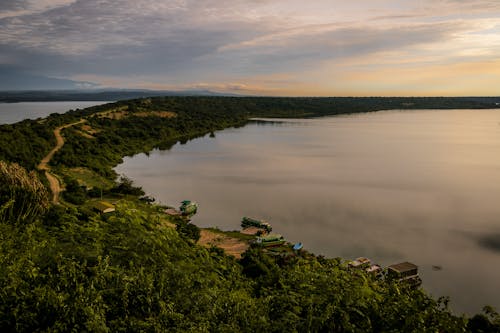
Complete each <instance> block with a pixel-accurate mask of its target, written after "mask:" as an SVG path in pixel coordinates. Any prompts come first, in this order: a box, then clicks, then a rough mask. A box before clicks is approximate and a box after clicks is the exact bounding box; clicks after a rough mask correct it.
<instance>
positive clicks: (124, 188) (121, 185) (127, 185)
mask: <svg viewBox="0 0 500 333" xmlns="http://www.w3.org/2000/svg"><path fill="white" fill-rule="evenodd" d="M110 192H111V193H117V194H123V195H133V196H137V197H139V196H142V195H144V194H145V193H144V191H143V190H142V188H141V187H136V186H134V182H133V181H132V180H131V179H130V178H127V177H125V176H121V177H120V180H119V182H118V184H117V185H116V186H115V187H113V188H112V189H111V190H110Z"/></svg>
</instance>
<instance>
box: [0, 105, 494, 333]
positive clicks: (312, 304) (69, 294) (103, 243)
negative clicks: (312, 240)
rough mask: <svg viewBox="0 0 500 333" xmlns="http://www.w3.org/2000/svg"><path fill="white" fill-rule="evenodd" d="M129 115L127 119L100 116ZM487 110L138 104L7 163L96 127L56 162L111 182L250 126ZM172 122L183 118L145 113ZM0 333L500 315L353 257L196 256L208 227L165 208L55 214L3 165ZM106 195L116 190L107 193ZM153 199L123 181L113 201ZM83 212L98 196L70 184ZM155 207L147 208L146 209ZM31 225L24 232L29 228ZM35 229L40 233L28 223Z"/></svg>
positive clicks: (35, 131) (404, 322) (8, 155)
mask: <svg viewBox="0 0 500 333" xmlns="http://www.w3.org/2000/svg"><path fill="white" fill-rule="evenodd" d="M124 106H126V108H127V110H129V112H131V114H129V115H128V117H124V118H122V119H119V120H117V119H114V120H112V119H108V118H99V117H91V116H92V115H94V114H96V113H98V112H102V111H106V110H109V109H111V108H120V107H124ZM425 107H433V108H436V107H446V108H458V107H468V108H469V107H486V106H485V104H482V102H481V101H471V100H465V99H446V98H260V97H258V98H227V97H224V98H223V97H165V98H152V99H148V100H147V101H146V100H133V101H125V102H118V103H113V104H110V105H107V106H98V107H93V108H89V109H86V110H77V111H73V112H69V113H67V114H65V115H51V116H50V117H48V118H47V119H45V120H44V122H43V123H40V122H38V121H24V122H21V123H18V124H14V125H3V126H0V139H1V140H2V142H4V143H5V144H4V145H2V146H1V147H0V159H7V160H11V161H17V162H19V163H20V164H22V165H23V166H25V167H27V168H34V167H35V166H36V165H37V164H38V163H39V161H40V159H41V158H42V157H43V156H44V155H45V154H46V153H47V152H48V151H49V150H50V148H51V147H52V146H53V145H54V142H53V141H54V139H53V135H52V130H53V129H54V128H55V127H57V126H60V125H61V124H66V123H70V122H74V121H75V120H78V119H80V118H82V117H87V124H88V125H89V126H91V127H92V128H94V129H95V130H96V134H95V135H94V136H95V138H88V137H85V136H82V135H81V133H78V131H77V130H75V129H74V128H68V129H66V130H64V136H65V137H66V143H65V145H64V146H63V148H62V149H61V150H60V151H59V152H58V153H57V154H56V156H55V157H54V159H53V160H52V162H51V164H52V165H56V166H58V167H86V168H87V169H88V170H92V172H93V173H94V174H95V173H98V174H100V175H101V176H105V177H107V178H109V179H114V177H115V175H114V172H113V171H112V169H111V168H112V166H114V165H116V164H117V163H119V162H120V161H121V158H122V157H123V156H126V155H129V154H135V153H138V152H147V151H149V150H151V149H153V148H155V147H157V148H162V149H166V148H169V147H170V146H171V145H172V144H174V143H175V142H177V141H181V142H186V141H187V140H189V139H190V138H193V137H196V136H200V135H205V134H208V133H213V132H214V131H216V130H219V129H223V128H227V127H230V126H240V125H243V124H245V123H246V122H247V121H248V119H249V118H250V117H256V116H267V117H271V116H274V117H298V116H301V117H302V116H323V115H330V114H339V113H347V112H365V111H374V110H380V109H394V108H425ZM144 111H170V112H174V113H175V114H176V117H174V118H161V117H157V116H151V117H139V116H136V115H134V114H133V113H134V112H144ZM0 186H1V187H0V213H1V215H0V216H1V218H2V221H8V222H13V223H0V331H2V332H4V331H5V332H8V331H19V332H33V331H54V332H58V331H61V332H68V331H97V332H115V331H118V332H119V331H122V332H124V331H131V332H135V331H177V332H186V331H191V332H256V331H258V332H289V331H291V332H294V331H295V332H366V331H378V332H400V331H404V332H426V331H429V332H464V331H467V330H470V331H473V332H486V331H492V332H495V331H498V328H499V327H500V319H499V316H498V314H497V313H496V312H495V311H494V310H493V309H490V308H487V309H486V311H485V313H484V314H481V315H477V316H474V317H473V318H472V319H470V320H467V319H466V318H464V317H457V316H454V315H453V314H452V313H451V312H450V311H449V310H448V308H447V300H446V299H439V300H434V299H432V298H431V297H429V296H428V295H426V294H425V292H424V291H422V290H412V289H409V288H406V287H404V286H401V285H398V284H397V283H396V282H393V281H381V280H376V279H375V278H374V277H372V276H370V275H367V274H365V273H364V272H361V271H352V270H349V269H347V267H345V266H344V264H343V263H342V262H341V260H339V259H325V258H322V257H315V256H313V255H310V254H307V255H303V256H297V255H295V254H293V253H290V251H276V252H274V253H273V254H272V255H271V254H269V253H264V252H263V251H262V250H261V249H259V248H250V249H249V250H248V251H247V252H246V253H245V254H244V255H243V257H242V259H241V260H240V261H239V262H238V261H236V260H235V259H234V258H232V257H229V256H226V255H225V254H224V252H223V251H221V250H220V249H217V248H210V249H205V248H202V247H199V246H197V245H195V244H194V242H193V241H196V240H198V238H199V237H200V231H199V229H198V228H197V227H196V226H195V225H192V224H189V223H186V222H185V221H180V220H179V221H177V223H176V228H175V229H174V228H170V227H168V226H166V223H164V222H165V219H162V218H161V216H160V215H159V214H161V213H160V211H161V210H159V209H155V207H156V206H154V205H146V204H144V203H135V204H134V203H131V202H129V203H121V204H118V205H117V210H116V212H115V213H113V214H110V215H101V214H95V213H93V212H91V211H89V210H88V209H86V208H84V207H77V208H65V207H62V206H54V207H51V208H50V209H48V207H49V205H48V193H47V191H46V189H45V188H43V186H42V184H41V183H40V182H39V181H38V180H37V177H36V174H35V173H30V174H28V173H27V172H26V170H24V169H22V168H21V167H19V166H18V165H11V164H6V163H4V162H0ZM103 187H104V186H103ZM113 191H114V193H116V194H120V195H133V196H141V195H143V194H144V192H143V191H142V189H140V188H137V187H135V186H133V184H132V182H131V181H130V180H129V179H126V178H124V179H122V180H121V181H120V182H119V184H118V185H117V186H116V187H115V188H114V189H113ZM66 192H67V193H65V194H64V197H65V199H66V200H68V201H71V202H73V203H80V202H81V200H85V196H86V195H92V196H97V195H98V194H100V193H98V192H100V189H96V191H94V192H93V193H85V191H84V190H83V189H82V188H81V187H79V185H78V183H77V182H76V181H75V180H72V179H67V180H66ZM146 201H147V200H146ZM17 222H23V223H22V224H20V223H17ZM26 222H31V223H29V224H26Z"/></svg>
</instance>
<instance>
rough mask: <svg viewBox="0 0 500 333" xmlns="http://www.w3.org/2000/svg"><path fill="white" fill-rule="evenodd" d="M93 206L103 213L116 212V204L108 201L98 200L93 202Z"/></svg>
mask: <svg viewBox="0 0 500 333" xmlns="http://www.w3.org/2000/svg"><path fill="white" fill-rule="evenodd" d="M92 208H93V209H94V210H95V211H96V212H98V213H101V214H107V213H112V212H114V211H115V210H116V209H115V206H114V205H113V204H112V203H109V202H107V201H96V202H94V203H93V205H92Z"/></svg>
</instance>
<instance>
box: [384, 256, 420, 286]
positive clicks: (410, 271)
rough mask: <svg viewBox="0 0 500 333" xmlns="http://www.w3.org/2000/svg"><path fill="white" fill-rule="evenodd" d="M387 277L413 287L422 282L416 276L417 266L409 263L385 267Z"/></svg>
mask: <svg viewBox="0 0 500 333" xmlns="http://www.w3.org/2000/svg"><path fill="white" fill-rule="evenodd" d="M387 275H388V276H389V277H390V278H393V279H397V280H398V281H399V282H407V283H409V284H410V285H412V286H415V287H417V286H419V285H420V284H422V280H421V279H420V276H418V266H417V265H415V264H412V263H411V262H407V261H405V262H402V263H399V264H394V265H390V266H389V267H387Z"/></svg>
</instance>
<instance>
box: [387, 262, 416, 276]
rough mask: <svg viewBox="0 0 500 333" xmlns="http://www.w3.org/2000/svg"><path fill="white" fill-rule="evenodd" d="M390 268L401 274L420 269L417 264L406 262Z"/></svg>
mask: <svg viewBox="0 0 500 333" xmlns="http://www.w3.org/2000/svg"><path fill="white" fill-rule="evenodd" d="M388 268H389V269H392V270H394V271H396V272H399V273H404V272H408V271H411V270H414V269H418V266H417V265H415V264H412V263H411V262H407V261H405V262H402V263H399V264H394V265H391V266H389V267H388Z"/></svg>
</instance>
